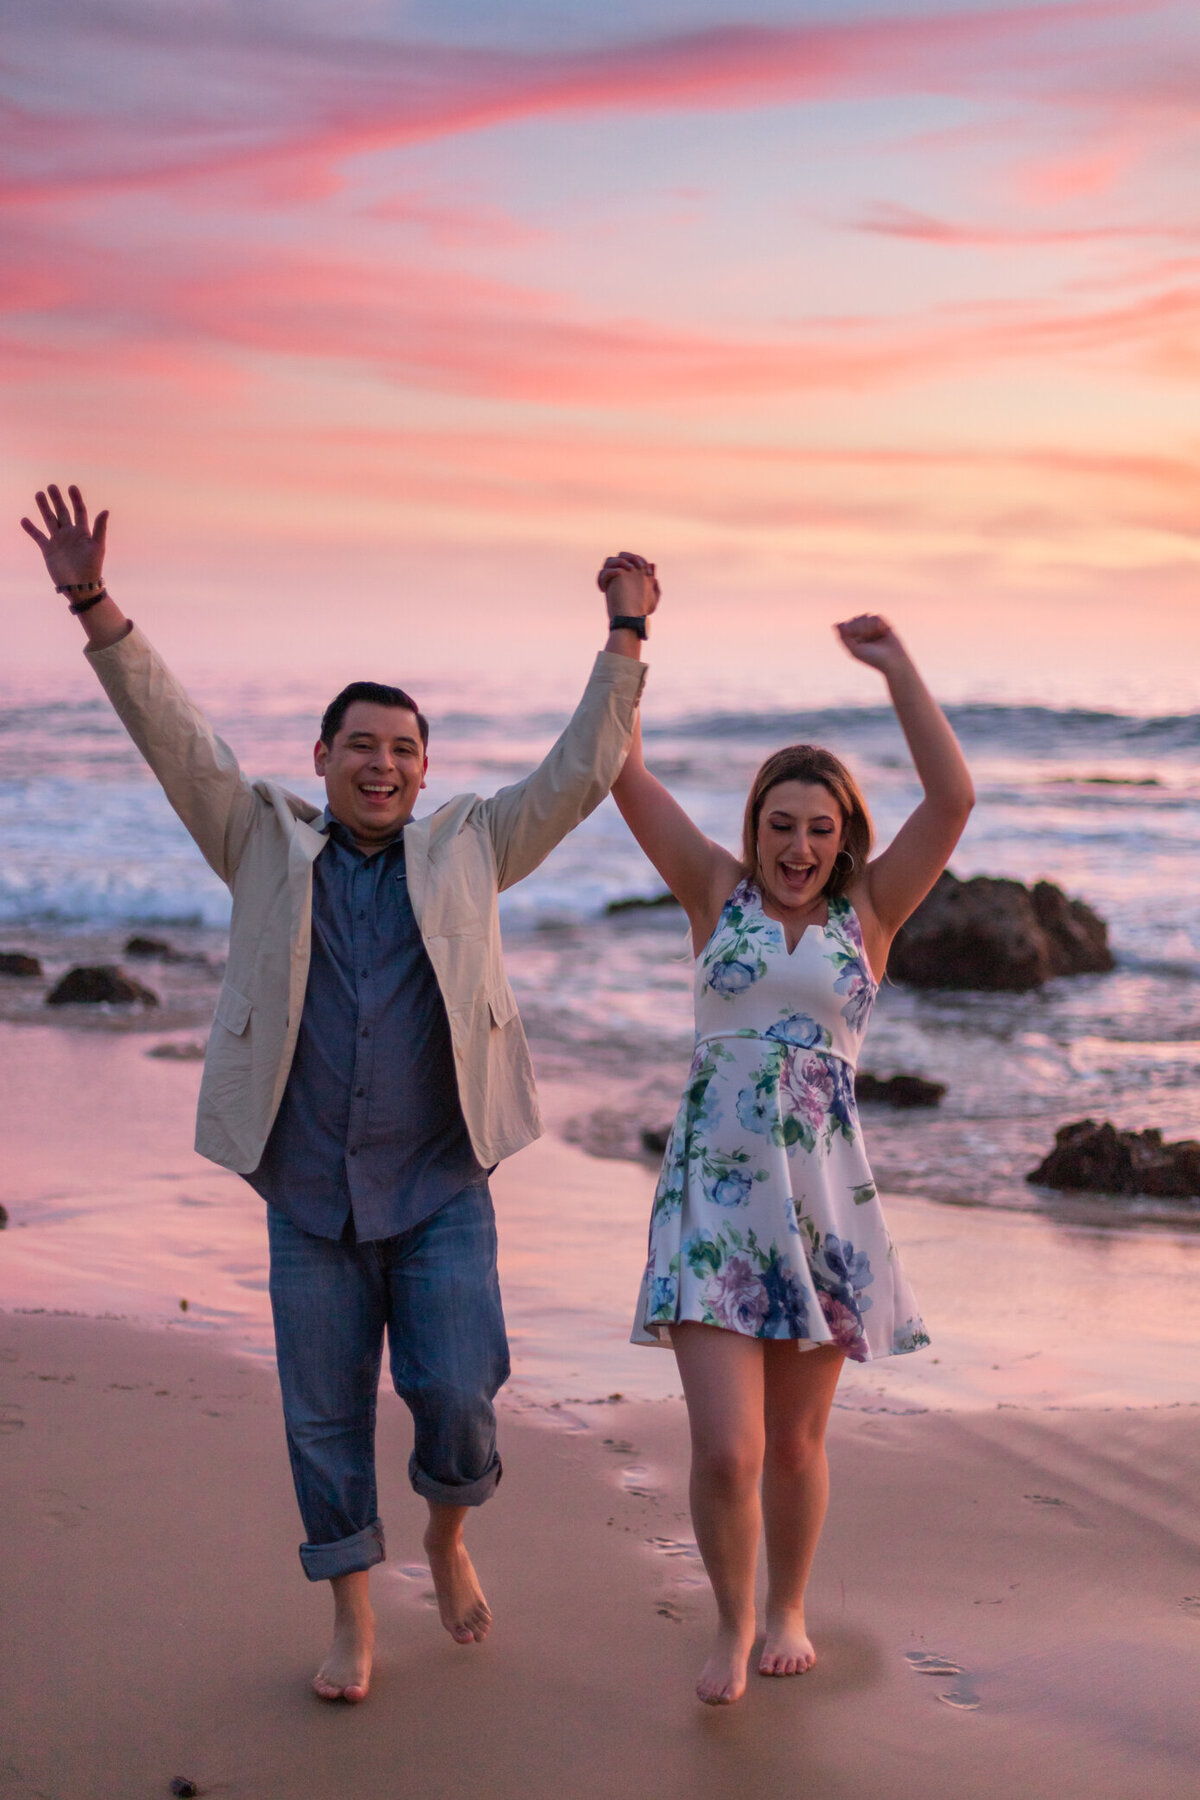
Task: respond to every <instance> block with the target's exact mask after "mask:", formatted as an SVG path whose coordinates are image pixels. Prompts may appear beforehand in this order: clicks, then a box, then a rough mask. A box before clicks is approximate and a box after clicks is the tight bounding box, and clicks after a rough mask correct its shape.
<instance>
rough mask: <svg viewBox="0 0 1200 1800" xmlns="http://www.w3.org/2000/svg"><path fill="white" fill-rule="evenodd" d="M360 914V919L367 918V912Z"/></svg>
mask: <svg viewBox="0 0 1200 1800" xmlns="http://www.w3.org/2000/svg"><path fill="white" fill-rule="evenodd" d="M358 916H359V918H360V919H365V918H366V916H367V915H366V913H365V912H360V913H359V915H358Z"/></svg>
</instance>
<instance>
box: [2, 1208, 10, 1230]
mask: <svg viewBox="0 0 1200 1800" xmlns="http://www.w3.org/2000/svg"><path fill="white" fill-rule="evenodd" d="M7 1224H8V1208H7V1206H0V1231H3V1230H4V1227H5V1226H6V1225H7Z"/></svg>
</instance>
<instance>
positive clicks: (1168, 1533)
mask: <svg viewBox="0 0 1200 1800" xmlns="http://www.w3.org/2000/svg"><path fill="white" fill-rule="evenodd" d="M0 1033H2V1048H3V1058H4V1063H5V1068H6V1073H7V1075H8V1076H9V1078H10V1084H11V1085H10V1092H12V1094H13V1095H14V1098H15V1099H16V1100H17V1101H18V1102H19V1104H18V1105H17V1106H15V1107H14V1117H13V1121H12V1126H11V1130H10V1134H9V1141H10V1150H11V1154H10V1161H9V1166H8V1185H7V1189H6V1193H7V1196H8V1197H7V1201H6V1204H7V1205H8V1207H9V1211H10V1213H11V1215H12V1218H11V1222H10V1226H9V1229H8V1230H7V1231H6V1232H5V1233H4V1236H3V1238H0V1269H2V1270H3V1285H2V1288H0V1305H2V1306H3V1308H4V1310H3V1312H2V1313H0V1435H2V1436H3V1440H4V1442H3V1449H2V1454H0V1508H2V1510H3V1517H4V1519H5V1521H6V1527H7V1543H8V1556H7V1558H6V1570H7V1573H6V1578H5V1582H4V1588H5V1639H6V1642H7V1643H8V1644H9V1645H10V1646H19V1648H20V1654H19V1655H18V1656H15V1657H12V1656H10V1662H9V1668H8V1671H7V1680H6V1684H5V1686H6V1695H5V1698H6V1705H5V1708H4V1714H5V1723H4V1726H3V1737H2V1739H0V1793H3V1795H4V1796H5V1800H7V1797H8V1796H10V1795H11V1796H12V1800H33V1797H34V1796H53V1797H54V1800H58V1797H60V1796H61V1797H62V1800H67V1797H68V1796H70V1800H84V1797H86V1800H92V1797H94V1800H117V1797H119V1800H136V1797H137V1796H142V1795H145V1796H147V1800H149V1797H150V1796H153V1795H156V1794H166V1793H167V1792H168V1791H169V1784H170V1781H171V1780H172V1778H173V1777H175V1776H177V1775H180V1776H186V1777H188V1778H190V1779H191V1780H193V1781H195V1782H196V1783H197V1784H198V1786H199V1788H200V1791H201V1792H207V1793H213V1794H225V1795H230V1796H236V1795H246V1796H254V1797H256V1800H259V1797H261V1800H276V1797H278V1800H283V1797H284V1796H313V1797H314V1800H328V1797H330V1796H339V1795H342V1794H346V1795H349V1794H352V1793H361V1792H379V1793H393V1792H394V1793H405V1794H418V1795H421V1796H443V1795H444V1796H447V1797H457V1796H459V1795H467V1794H471V1793H476V1792H478V1791H480V1789H481V1788H483V1787H486V1788H487V1789H488V1790H489V1791H492V1792H495V1793H498V1794H506V1795H513V1796H517V1795H520V1796H522V1800H538V1797H540V1796H543V1795H545V1796H550V1795H556V1796H557V1795H561V1794H563V1793H569V1794H578V1795H589V1796H590V1795H595V1796H598V1797H599V1796H606V1797H607V1796H617V1795H625V1794H628V1793H632V1792H636V1791H638V1790H639V1789H641V1788H643V1787H647V1786H648V1787H651V1788H653V1790H654V1791H656V1792H662V1793H664V1794H668V1795H672V1796H674V1795H679V1796H681V1797H682V1796H685V1795H693V1794H695V1795H713V1796H716V1795H721V1796H724V1795H731V1794H739V1793H742V1792H746V1791H759V1790H762V1789H764V1788H765V1789H768V1790H773V1789H775V1788H777V1787H779V1786H780V1785H781V1784H784V1783H790V1784H791V1785H793V1786H795V1785H797V1784H799V1785H800V1786H801V1788H802V1791H803V1792H804V1793H806V1794H811V1795H814V1796H818V1797H820V1800H840V1797H841V1796H843V1795H845V1796H847V1797H849V1796H851V1795H854V1796H859V1795H861V1794H864V1793H869V1794H878V1795H881V1796H891V1795H893V1794H895V1795H900V1794H902V1793H908V1792H912V1791H915V1790H919V1791H920V1792H922V1793H923V1794H925V1795H928V1796H939V1795H946V1796H947V1797H949V1796H952V1795H953V1796H955V1797H956V1800H958V1797H961V1796H964V1795H966V1796H972V1797H973V1796H979V1797H980V1800H984V1797H986V1800H1008V1797H1009V1796H1011V1797H1012V1800H1029V1797H1031V1796H1042V1795H1047V1796H1049V1795H1055V1796H1068V1797H1070V1796H1080V1797H1081V1800H1082V1797H1083V1796H1087V1800H1107V1797H1108V1796H1111V1797H1112V1800H1128V1796H1129V1795H1130V1794H1132V1793H1135V1792H1145V1791H1149V1792H1154V1793H1155V1794H1157V1795H1161V1796H1175V1795H1178V1796H1181V1797H1182V1796H1183V1795H1185V1794H1187V1795H1190V1794H1192V1793H1193V1792H1194V1787H1195V1757H1196V1744H1197V1731H1196V1726H1195V1699H1194V1696H1195V1692H1196V1685H1197V1679H1198V1678H1200V1564H1198V1560H1197V1553H1198V1551H1200V1518H1198V1515H1197V1512H1196V1508H1195V1504H1194V1495H1195V1492H1196V1490H1197V1485H1198V1481H1200V1433H1198V1432H1197V1425H1198V1423H1200V1408H1198V1406H1197V1398H1196V1397H1197V1395H1198V1394H1200V1348H1198V1346H1200V1239H1197V1238H1195V1237H1194V1236H1190V1235H1189V1234H1187V1233H1176V1232H1169V1231H1145V1230H1143V1231H1136V1230H1111V1231H1104V1230H1099V1229H1096V1228H1094V1227H1085V1226H1081V1225H1078V1224H1074V1223H1071V1222H1070V1221H1069V1219H1068V1220H1066V1221H1064V1222H1061V1223H1059V1222H1055V1221H1052V1220H1049V1219H1046V1218H1042V1217H1035V1216H1030V1215H1017V1214H1004V1213H1000V1212H990V1213H983V1212H980V1211H978V1210H970V1209H957V1208H951V1207H946V1206H940V1205H935V1204H933V1203H929V1202H924V1203H923V1202H921V1201H919V1200H913V1199H910V1198H905V1199H903V1200H900V1201H895V1202H893V1203H892V1204H891V1205H890V1206H889V1216H890V1219H891V1223H892V1226H893V1230H894V1232H895V1234H896V1236H897V1238H898V1240H899V1242H900V1244H901V1247H902V1250H903V1253H904V1256H905V1259H906V1263H907V1266H908V1267H909V1269H910V1271H911V1273H912V1277H913V1280H914V1283H915V1284H916V1285H917V1287H918V1291H919V1292H920V1294H921V1298H922V1302H923V1305H924V1307H925V1311H926V1316H927V1318H928V1320H929V1323H930V1326H931V1330H932V1332H933V1336H934V1339H935V1342H934V1346H933V1348H932V1350H931V1351H930V1352H929V1353H927V1354H925V1355H921V1356H913V1357H906V1358H900V1359H895V1360H893V1361H890V1362H887V1363H882V1364H878V1365H874V1366H872V1367H868V1368H853V1369H850V1370H848V1371H847V1374H846V1376H845V1378H844V1381H843V1387H842V1390H841V1393H840V1395H839V1404H838V1407H837V1409H836V1411H835V1415H834V1421H833V1426H832V1432H831V1461H832V1467H833V1483H834V1499H833V1505H832V1508H831V1513H830V1519H829V1524H828V1527H827V1530H826V1534H825V1537H824V1540H823V1543H822V1547H821V1550H820V1553H819V1556H818V1561H817V1567H816V1571H815V1575H814V1579H813V1585H812V1589H811V1623H812V1627H813V1633H814V1637H815V1639H816V1642H817V1644H818V1648H819V1651H820V1658H821V1660H820V1662H819V1664H818V1667H817V1668H816V1670H815V1671H814V1672H813V1673H812V1674H811V1675H808V1676H805V1677H802V1678H800V1679H798V1680H793V1681H785V1682H773V1681H765V1680H759V1679H754V1680H752V1682H751V1687H750V1691H749V1693H748V1694H747V1697H746V1699H745V1700H744V1701H743V1702H742V1704H741V1705H739V1706H738V1707H736V1708H734V1709H732V1710H731V1711H728V1712H721V1713H719V1714H714V1713H712V1712H710V1711H709V1710H707V1709H705V1708H702V1707H700V1706H699V1705H698V1704H697V1703H696V1702H695V1700H694V1699H693V1697H692V1682H693V1679H694V1676H695V1673H696V1671H697V1668H698V1666H699V1664H700V1662H701V1661H702V1660H703V1653H704V1650H705V1646H706V1639H707V1636H708V1633H709V1629H710V1620H711V1599H710V1597H709V1594H708V1591H707V1587H706V1584H705V1582H704V1578H703V1573H702V1570H701V1569H700V1566H699V1563H698V1561H697V1558H696V1555H695V1550H694V1545H693V1543H692V1538H691V1530H690V1525H689V1520H688V1512H687V1502H686V1469H687V1455H686V1422H685V1419H684V1415H683V1409H682V1405H681V1403H680V1402H679V1400H678V1399H677V1398H673V1397H672V1396H673V1395H675V1393H676V1392H677V1379H676V1377H675V1371H674V1364H673V1360H672V1359H671V1358H670V1356H669V1355H666V1354H663V1353H660V1352H657V1351H652V1350H633V1349H631V1348H629V1347H628V1346H627V1345H626V1344H625V1342H624V1334H625V1329H626V1324H627V1308H628V1297H629V1295H630V1294H631V1293H632V1291H633V1286H634V1285H635V1281H636V1271H637V1267H638V1263H639V1260H640V1257H641V1255H642V1244H643V1233H644V1220H645V1211H646V1207H647V1204H648V1199H649V1193H650V1187H651V1184H652V1180H653V1176H652V1172H651V1171H649V1170H648V1169H645V1168H639V1167H637V1166H635V1165H632V1164H629V1163H613V1162H601V1161H597V1160H596V1159H594V1158H589V1157H587V1156H585V1155H584V1154H583V1153H582V1152H581V1151H580V1150H578V1149H577V1148H575V1147H574V1146H572V1145H569V1144H566V1143H564V1142H562V1141H561V1139H560V1138H559V1137H558V1136H557V1135H556V1133H555V1132H554V1131H552V1132H551V1133H550V1135H548V1136H547V1137H546V1138H545V1139H543V1140H542V1141H541V1142H540V1143H539V1144H537V1145H535V1146H533V1147H531V1149H530V1150H529V1151H527V1152H524V1153H523V1154H522V1155H521V1156H520V1157H518V1158H515V1159H514V1160H513V1161H512V1162H510V1163H509V1164H507V1165H505V1167H504V1168H503V1169H502V1170H501V1171H500V1172H499V1174H498V1176H497V1178H496V1182H495V1187H496V1197H497V1210H498V1213H499V1216H500V1220H501V1232H502V1237H503V1241H504V1245H505V1251H504V1257H505V1261H504V1276H505V1286H506V1300H507V1304H508V1308H509V1312H510V1316H511V1321H512V1326H513V1341H514V1362H515V1373H514V1380H513V1383H512V1384H511V1387H510V1389H509V1390H508V1392H507V1395H506V1398H505V1403H504V1408H503V1417H502V1451H503V1454H504V1458H505V1476H504V1482H503V1485H502V1487H501V1490H500V1492H499V1494H498V1495H497V1498H496V1500H495V1502H494V1503H493V1504H491V1505H489V1506H488V1507H486V1508H484V1509H483V1510H482V1511H481V1514H480V1516H479V1518H478V1520H477V1521H475V1523H474V1529H473V1532H472V1546H473V1549H474V1550H475V1551H476V1553H477V1559H478V1563H479V1567H480V1571H481V1574H482V1576H483V1578H484V1581H485V1585H486V1587H487V1591H488V1595H489V1599H490V1601H491V1603H492V1605H493V1608H494V1611H495V1613H496V1619H497V1623H496V1627H495V1629H494V1632H493V1634H492V1636H491V1638H490V1639H489V1641H488V1642H487V1644H486V1645H484V1646H482V1647H479V1648H477V1649H470V1650H461V1649H459V1648H457V1647H456V1646H454V1645H453V1644H452V1643H451V1642H450V1640H449V1638H448V1637H447V1636H446V1635H445V1634H444V1633H443V1632H442V1630H441V1628H440V1626H439V1625H438V1622H437V1618H436V1614H435V1613H434V1612H433V1610H432V1608H431V1606H430V1602H429V1586H428V1577H427V1571H426V1570H425V1569H424V1566H423V1560H422V1552H421V1548H420V1532H421V1525H422V1513H423V1509H422V1508H421V1506H420V1505H419V1503H418V1502H417V1501H416V1500H415V1499H414V1497H413V1496H412V1494H411V1493H410V1491H409V1490H408V1486H407V1482H406V1480H405V1476H404V1468H405V1462H406V1458H407V1443H406V1436H407V1420H406V1415H405V1413H404V1409H403V1408H402V1406H401V1405H400V1404H399V1403H398V1402H394V1401H392V1400H391V1399H390V1397H389V1398H388V1402H387V1403H385V1404H384V1405H383V1406H382V1407H381V1417H380V1442H379V1464H380V1478H381V1510H382V1513H383V1516H384V1519H385V1522H386V1524H387V1529H388V1561H387V1563H386V1564H385V1565H383V1566H381V1568H380V1569H379V1570H378V1571H377V1572H376V1574H375V1576H374V1578H373V1586H374V1590H375V1597H376V1604H377V1608H378V1612H379V1617H380V1646H379V1661H378V1666H377V1674H376V1680H375V1685H374V1689H373V1692H372V1694H371V1697H370V1699H369V1701H368V1703H367V1704H366V1705H365V1706H364V1707H362V1708H360V1709H357V1710H354V1711H351V1710H350V1709H344V1708H329V1707H325V1706H322V1705H321V1704H320V1703H319V1702H317V1701H316V1700H315V1699H314V1698H313V1697H312V1696H311V1694H310V1693H309V1691H308V1687H307V1682H308V1677H309V1676H310V1675H311V1673H312V1669H313V1667H314V1666H315V1663H316V1660H317V1659H318V1656H319V1653H320V1651H321V1650H322V1649H323V1640H324V1636H325V1632H326V1624H327V1621H326V1608H327V1597H326V1595H325V1593H324V1592H323V1590H321V1589H319V1588H313V1587H310V1586H309V1585H308V1584H307V1583H306V1582H305V1581H304V1579H303V1577H302V1575H301V1572H300V1569H299V1564H298V1561H297V1559H296V1555H295V1545H296V1543H297V1540H298V1536H299V1530H298V1521H297V1519H296V1516H295V1514H294V1506H293V1500H292V1495H291V1489H290V1482H289V1479H288V1470H287V1461H286V1452H285V1449H284V1442H283V1432H282V1425H281V1422H280V1418H279V1414H278V1402H277V1396H276V1392H275V1376H274V1369H273V1366H272V1363H271V1360H270V1357H269V1353H268V1348H269V1337H268V1333H267V1325H266V1296H265V1292H264V1282H265V1256H264V1247H263V1243H262V1238H261V1220H260V1219H259V1217H258V1214H257V1211H256V1207H257V1202H255V1201H254V1199H253V1197H252V1196H251V1195H249V1193H248V1191H247V1190H246V1189H245V1188H244V1187H243V1186H242V1184H240V1183H239V1182H237V1181H236V1179H235V1178H232V1177H227V1176H225V1175H223V1174H222V1173H221V1172H220V1171H218V1170H214V1169H211V1168H209V1167H208V1166H207V1165H205V1164H203V1163H201V1162H200V1161H199V1160H198V1159H196V1158H195V1157H193V1156H192V1154H191V1152H190V1150H188V1148H187V1145H188V1143H189V1141H190V1113H191V1108H192V1105H193V1102H194V1094H195V1083H196V1079H197V1065H195V1064H194V1063H193V1064H187V1063H172V1062H165V1061H158V1060H156V1059H154V1058H150V1057H147V1056H146V1054H145V1052H146V1049H147V1047H148V1045H149V1044H152V1043H153V1041H154V1040H153V1039H150V1038H147V1036H146V1035H145V1034H133V1033H130V1034H120V1035H116V1036H113V1035H106V1034H100V1033H75V1032H69V1031H63V1030H60V1029H57V1028H40V1027H33V1026H27V1027H15V1026H14V1027H4V1028H0ZM68 1094H69V1097H70V1104H69V1105H66V1104H65V1103H64V1100H63V1096H64V1095H68ZM545 1097H546V1100H547V1107H548V1111H549V1113H550V1115H551V1119H552V1121H553V1120H554V1119H555V1118H557V1117H560V1116H565V1114H566V1113H568V1112H569V1111H570V1109H571V1107H572V1106H573V1105H577V1104H578V1101H579V1095H578V1094H577V1093H572V1092H570V1091H568V1090H566V1089H565V1088H561V1087H556V1086H555V1085H554V1083H550V1084H549V1085H548V1088H547V1092H546V1096H545ZM548 1220H553V1221H554V1226H553V1229H549V1230H548V1229H547V1223H546V1222H547V1221H548ZM182 1298H188V1299H189V1306H188V1309H187V1311H186V1312H184V1311H183V1310H181V1308H180V1304H179V1302H180V1300H181V1299H182ZM103 1314H108V1315H110V1316H109V1317H102V1316H101V1317H98V1316H96V1315H103ZM89 1315H90V1316H89ZM111 1315H116V1316H111ZM618 1391H619V1392H620V1393H621V1394H622V1395H623V1396H625V1397H623V1398H621V1399H607V1398H605V1396H606V1395H610V1394H612V1393H615V1392H618ZM921 1658H926V1659H929V1658H932V1659H934V1660H933V1662H932V1663H930V1664H928V1665H927V1670H925V1669H922V1667H921V1664H920V1660H919V1659H921Z"/></svg>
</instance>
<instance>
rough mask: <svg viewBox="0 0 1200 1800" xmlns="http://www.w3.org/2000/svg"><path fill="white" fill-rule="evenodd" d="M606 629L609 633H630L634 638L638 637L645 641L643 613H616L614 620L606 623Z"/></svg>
mask: <svg viewBox="0 0 1200 1800" xmlns="http://www.w3.org/2000/svg"><path fill="white" fill-rule="evenodd" d="M608 628H609V630H610V631H632V633H633V635H634V637H640V638H641V639H642V640H643V641H645V637H646V615H645V613H618V614H617V616H616V617H615V618H612V619H610V620H609V621H608Z"/></svg>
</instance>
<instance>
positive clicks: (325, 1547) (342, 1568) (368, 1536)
mask: <svg viewBox="0 0 1200 1800" xmlns="http://www.w3.org/2000/svg"><path fill="white" fill-rule="evenodd" d="M386 1554H387V1552H386V1551H385V1549H384V1544H383V1521H382V1519H373V1520H372V1521H371V1523H370V1524H369V1525H364V1526H363V1528H362V1530H361V1531H356V1532H355V1533H354V1535H353V1537H345V1538H339V1539H338V1541H337V1543H336V1544H301V1546H300V1561H301V1563H302V1564H303V1565H304V1573H305V1574H306V1575H307V1576H308V1579H309V1580H310V1581H332V1580H333V1578H334V1576H335V1575H355V1574H357V1573H358V1571H359V1570H360V1569H372V1568H374V1566H375V1564H376V1563H378V1562H382V1561H383V1559H384V1556H385V1555H386Z"/></svg>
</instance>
